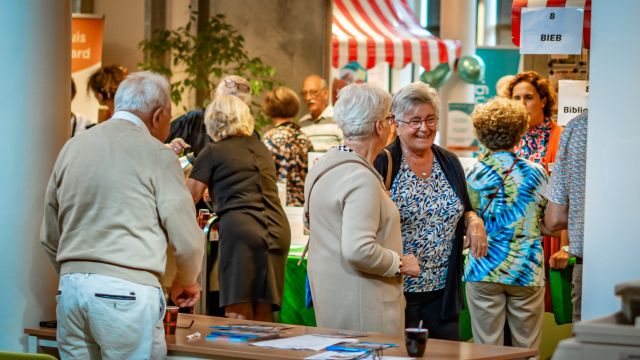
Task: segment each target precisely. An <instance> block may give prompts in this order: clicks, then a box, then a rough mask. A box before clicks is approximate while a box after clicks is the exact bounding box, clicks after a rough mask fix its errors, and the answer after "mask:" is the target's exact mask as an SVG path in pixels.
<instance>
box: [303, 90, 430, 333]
mask: <svg viewBox="0 0 640 360" xmlns="http://www.w3.org/2000/svg"><path fill="white" fill-rule="evenodd" d="M390 105H391V96H390V95H389V94H387V93H386V92H385V91H383V90H381V89H379V88H377V87H374V86H371V85H367V84H362V85H349V86H347V87H345V88H344V89H342V91H341V92H340V97H339V99H338V101H337V102H336V104H335V109H334V116H335V120H336V123H337V124H338V126H340V128H341V130H342V132H343V133H344V143H343V144H341V145H339V146H337V147H336V148H332V149H330V150H329V151H328V152H327V153H326V154H325V155H324V156H323V157H322V158H320V160H318V162H317V163H316V164H315V165H314V167H313V168H312V169H311V171H310V173H309V175H308V176H307V180H306V182H305V209H306V212H307V213H308V214H309V216H308V218H307V220H308V221H307V226H308V227H309V229H310V231H311V236H310V240H309V262H308V271H309V280H310V284H311V292H312V295H313V301H314V307H315V314H316V321H317V324H318V326H321V327H329V328H337V329H347V330H359V331H373V332H384V333H390V334H395V335H400V334H402V331H403V330H402V329H403V328H404V313H403V310H404V298H403V297H402V280H401V278H400V275H401V274H406V275H411V276H415V275H417V274H418V273H419V268H418V264H417V261H416V259H415V257H414V256H412V255H410V256H402V241H401V238H400V218H399V215H398V210H397V208H396V206H395V205H394V204H393V202H392V201H391V199H389V196H388V195H387V193H386V191H385V189H384V186H383V183H382V179H381V178H380V176H379V175H378V173H377V172H376V170H375V169H374V168H373V159H375V156H376V155H377V154H378V152H379V151H380V150H382V148H383V147H384V145H385V142H386V140H387V136H388V135H389V131H390V128H391V123H392V122H393V117H392V116H391V114H390V113H389V107H390Z"/></svg>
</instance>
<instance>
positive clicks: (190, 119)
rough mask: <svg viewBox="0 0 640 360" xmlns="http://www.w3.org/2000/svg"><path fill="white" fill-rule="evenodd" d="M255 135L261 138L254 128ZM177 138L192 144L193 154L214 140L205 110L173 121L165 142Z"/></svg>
mask: <svg viewBox="0 0 640 360" xmlns="http://www.w3.org/2000/svg"><path fill="white" fill-rule="evenodd" d="M253 136H255V137H256V138H258V140H260V134H259V133H258V131H256V130H253ZM175 138H182V140H184V141H185V142H186V143H187V144H189V145H191V151H193V155H195V156H198V154H199V153H200V151H202V149H204V147H205V146H206V145H207V144H208V143H210V142H211V141H212V140H211V138H210V137H209V135H207V126H206V125H205V124H204V110H202V109H195V110H191V111H189V112H188V113H186V114H183V115H180V116H178V117H177V118H175V119H174V120H173V121H171V128H170V130H169V137H168V138H167V140H166V141H165V142H166V143H169V142H171V140H173V139H175Z"/></svg>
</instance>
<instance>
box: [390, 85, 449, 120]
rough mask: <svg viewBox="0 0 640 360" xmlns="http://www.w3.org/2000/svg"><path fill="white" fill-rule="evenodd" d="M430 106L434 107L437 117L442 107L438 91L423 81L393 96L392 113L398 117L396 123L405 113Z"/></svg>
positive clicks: (404, 88)
mask: <svg viewBox="0 0 640 360" xmlns="http://www.w3.org/2000/svg"><path fill="white" fill-rule="evenodd" d="M422 104H429V105H431V106H433V110H435V112H436V115H438V108H439V105H440V98H439V97H438V92H437V91H436V89H434V88H432V87H431V86H429V85H428V84H425V83H423V82H422V81H414V82H412V83H411V84H409V85H407V86H405V87H403V88H402V89H400V90H398V92H397V93H396V94H395V95H394V96H393V103H392V104H391V113H392V114H393V115H394V116H395V117H396V121H398V120H401V119H402V117H403V116H404V113H406V112H407V111H409V110H411V108H412V107H414V106H416V105H422Z"/></svg>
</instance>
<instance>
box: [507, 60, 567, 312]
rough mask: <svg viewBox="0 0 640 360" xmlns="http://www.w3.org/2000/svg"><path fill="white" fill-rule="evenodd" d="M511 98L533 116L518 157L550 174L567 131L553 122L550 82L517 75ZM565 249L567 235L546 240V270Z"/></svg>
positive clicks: (509, 91) (527, 74)
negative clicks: (550, 262)
mask: <svg viewBox="0 0 640 360" xmlns="http://www.w3.org/2000/svg"><path fill="white" fill-rule="evenodd" d="M506 95H507V97H508V98H511V99H514V100H518V101H521V102H522V104H523V105H524V106H525V108H526V109H527V112H528V113H529V128H528V130H527V132H526V133H525V134H524V135H523V136H522V139H520V143H519V144H518V146H516V155H518V156H519V157H522V158H524V159H527V160H529V161H532V162H534V163H536V164H540V165H542V166H543V167H544V169H545V170H546V171H547V174H549V173H550V172H551V170H553V165H552V164H554V163H555V161H556V153H557V152H558V145H559V144H560V135H561V134H562V130H563V127H562V126H560V125H558V124H556V122H555V121H553V120H552V119H551V115H552V114H553V111H554V108H555V106H556V93H555V91H554V90H553V88H551V85H550V84H549V80H547V79H543V78H542V77H541V76H540V74H538V73H537V72H535V71H526V72H523V73H520V74H518V75H516V76H515V77H514V78H513V79H512V80H511V81H510V82H509V86H508V88H507V92H506ZM562 245H569V240H568V237H567V232H566V231H563V232H562V233H561V238H558V237H551V236H546V237H545V239H544V242H543V247H544V259H545V269H546V272H547V277H548V272H549V258H550V256H552V254H555V253H556V252H558V251H559V250H560V248H561V246H562ZM546 286H547V293H546V294H547V295H546V299H545V309H546V310H547V311H551V292H550V291H549V284H548V282H547V285H546Z"/></svg>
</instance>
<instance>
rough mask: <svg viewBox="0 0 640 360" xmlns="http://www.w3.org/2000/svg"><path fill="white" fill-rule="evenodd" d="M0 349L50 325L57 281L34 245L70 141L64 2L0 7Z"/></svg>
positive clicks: (67, 8)
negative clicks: (50, 184)
mask: <svg viewBox="0 0 640 360" xmlns="http://www.w3.org/2000/svg"><path fill="white" fill-rule="evenodd" d="M0 34H2V41H0V53H1V54H2V56H0V69H2V81H0V109H2V120H0V134H2V140H0V164H2V171H1V172H0V174H1V175H0V256H2V260H1V261H0V274H1V275H2V281H1V282H0V349H2V350H12V351H24V350H26V337H25V336H24V335H23V328H25V327H29V326H36V325H37V324H38V321H39V320H51V319H55V300H54V297H55V291H56V286H57V284H56V283H57V280H56V279H57V276H56V275H55V272H54V270H53V266H52V265H51V264H50V262H49V259H48V258H47V257H46V256H45V254H44V251H43V250H42V247H41V246H40V242H39V230H40V222H41V219H42V205H43V199H44V190H45V186H46V183H47V180H48V178H49V174H50V172H51V169H52V167H53V163H54V161H55V158H56V156H57V154H58V150H59V149H60V148H61V147H62V145H63V143H64V141H65V140H66V138H67V135H68V133H69V116H70V111H69V109H70V99H71V83H70V82H71V4H70V2H69V0H50V1H41V0H21V1H11V0H0Z"/></svg>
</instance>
